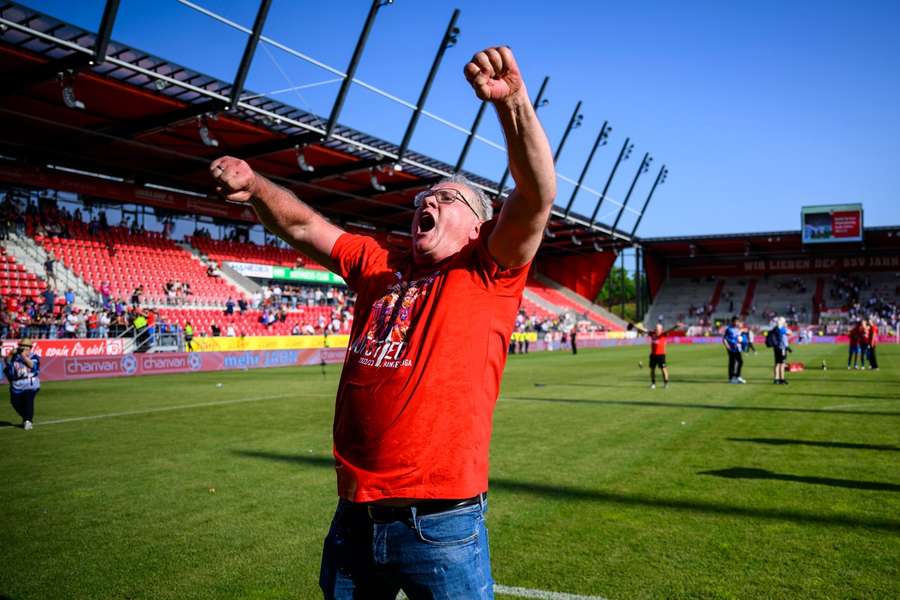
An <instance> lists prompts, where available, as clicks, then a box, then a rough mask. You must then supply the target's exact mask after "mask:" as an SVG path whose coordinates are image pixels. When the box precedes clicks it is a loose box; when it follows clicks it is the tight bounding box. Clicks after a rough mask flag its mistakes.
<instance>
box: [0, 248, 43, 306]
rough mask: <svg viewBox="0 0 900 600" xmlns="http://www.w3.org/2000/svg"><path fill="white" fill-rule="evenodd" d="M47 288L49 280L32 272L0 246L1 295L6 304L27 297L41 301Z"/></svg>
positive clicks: (13, 303)
mask: <svg viewBox="0 0 900 600" xmlns="http://www.w3.org/2000/svg"><path fill="white" fill-rule="evenodd" d="M45 289H47V282H46V281H44V280H43V279H42V278H41V277H39V276H37V275H35V274H34V273H30V272H28V271H27V270H26V269H25V265H22V264H19V263H18V262H16V259H15V257H14V256H11V255H8V254H7V253H6V249H5V248H0V296H2V297H3V302H4V304H5V305H7V306H9V305H10V304H12V305H15V304H18V303H20V302H21V301H22V300H24V299H25V298H30V299H31V300H33V301H34V302H40V301H41V300H42V299H41V293H42V292H43V291H44V290H45Z"/></svg>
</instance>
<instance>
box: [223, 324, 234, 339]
mask: <svg viewBox="0 0 900 600" xmlns="http://www.w3.org/2000/svg"><path fill="white" fill-rule="evenodd" d="M225 335H226V336H227V337H235V336H237V333H236V332H235V331H234V323H229V324H228V327H226V328H225Z"/></svg>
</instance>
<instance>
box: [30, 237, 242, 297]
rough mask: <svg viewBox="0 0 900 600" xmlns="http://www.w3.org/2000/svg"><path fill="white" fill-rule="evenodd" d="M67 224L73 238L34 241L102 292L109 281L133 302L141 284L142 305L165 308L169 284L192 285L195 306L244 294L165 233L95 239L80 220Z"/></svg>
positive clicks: (116, 294) (115, 294) (117, 292)
mask: <svg viewBox="0 0 900 600" xmlns="http://www.w3.org/2000/svg"><path fill="white" fill-rule="evenodd" d="M66 226H67V229H68V234H69V235H70V236H71V237H69V238H63V237H48V236H45V235H42V234H40V233H36V234H35V235H34V239H35V241H37V242H38V243H39V244H41V245H43V246H44V248H46V249H47V250H49V251H52V252H53V253H54V255H55V256H57V257H58V258H59V259H60V260H61V261H62V262H63V264H65V266H66V267H68V268H69V269H71V270H72V271H73V272H74V273H75V274H76V275H78V276H79V277H81V278H82V279H84V280H85V281H86V282H87V283H89V284H90V285H91V286H93V287H94V288H95V289H97V290H98V291H99V290H100V288H101V286H103V284H104V283H106V282H108V284H109V288H110V291H111V293H112V296H113V297H114V298H130V297H131V295H132V293H133V291H134V290H135V289H136V288H138V287H139V286H143V302H144V303H148V304H162V303H165V302H166V293H165V284H166V282H167V281H170V280H177V281H183V282H189V283H190V286H191V294H190V295H191V296H192V297H191V298H189V299H188V302H189V303H191V304H198V305H212V304H214V305H220V304H223V303H224V302H225V300H226V299H227V298H228V296H234V295H239V296H243V295H244V293H243V291H242V290H239V289H238V288H235V287H233V286H231V285H229V284H228V283H227V282H225V281H223V280H222V279H220V278H216V277H209V276H208V275H207V274H206V268H205V267H204V266H203V265H202V264H201V263H200V262H199V261H197V260H195V259H194V258H192V257H191V255H190V254H188V253H187V252H185V251H184V250H183V249H181V248H179V247H178V246H177V245H176V244H175V243H174V242H172V241H171V240H168V239H165V238H164V237H163V235H162V234H161V233H157V232H142V231H135V232H131V231H129V230H128V229H125V228H123V227H110V228H109V229H108V230H106V231H96V232H94V233H93V235H92V234H91V233H89V232H88V229H87V226H86V225H85V224H84V223H82V222H80V221H76V220H70V221H68V222H67V223H66Z"/></svg>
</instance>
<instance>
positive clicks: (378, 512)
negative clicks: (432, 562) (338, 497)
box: [350, 492, 487, 523]
mask: <svg viewBox="0 0 900 600" xmlns="http://www.w3.org/2000/svg"><path fill="white" fill-rule="evenodd" d="M486 499H487V492H485V493H483V494H478V495H477V496H472V497H471V498H465V499H463V500H422V501H420V502H417V503H415V504H411V505H410V506H383V505H380V504H364V503H351V504H350V506H351V507H352V510H353V511H365V514H366V515H367V516H368V517H369V519H370V520H372V521H373V522H375V523H392V522H394V521H405V520H407V519H411V518H412V516H413V509H415V514H416V516H419V517H423V516H425V515H434V514H437V513H442V512H447V511H450V510H455V509H457V508H465V507H466V506H474V505H476V504H480V503H482V502H484V501H485V500H486Z"/></svg>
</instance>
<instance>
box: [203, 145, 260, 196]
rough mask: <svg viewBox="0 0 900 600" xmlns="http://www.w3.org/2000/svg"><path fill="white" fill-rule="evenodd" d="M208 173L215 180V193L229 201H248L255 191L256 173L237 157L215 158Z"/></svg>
mask: <svg viewBox="0 0 900 600" xmlns="http://www.w3.org/2000/svg"><path fill="white" fill-rule="evenodd" d="M209 173H210V175H212V178H213V179H214V180H215V181H216V193H218V194H219V195H220V196H222V197H223V198H225V199H226V200H228V201H229V202H249V201H250V199H251V198H253V194H254V193H255V192H256V173H254V172H253V169H251V168H250V165H248V164H247V163H246V162H244V161H243V160H241V159H239V158H234V157H233V156H223V157H221V158H217V159H216V160H214V161H213V162H212V164H210V165H209Z"/></svg>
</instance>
